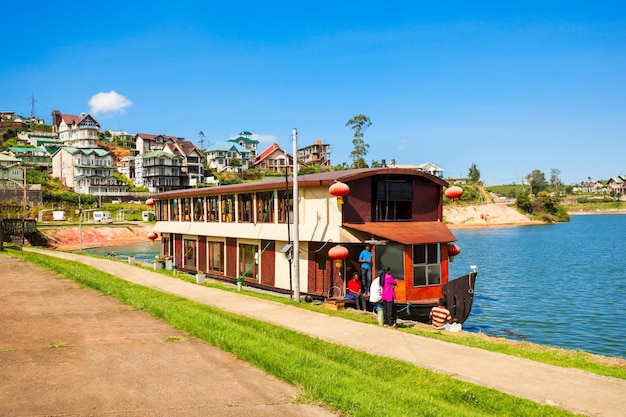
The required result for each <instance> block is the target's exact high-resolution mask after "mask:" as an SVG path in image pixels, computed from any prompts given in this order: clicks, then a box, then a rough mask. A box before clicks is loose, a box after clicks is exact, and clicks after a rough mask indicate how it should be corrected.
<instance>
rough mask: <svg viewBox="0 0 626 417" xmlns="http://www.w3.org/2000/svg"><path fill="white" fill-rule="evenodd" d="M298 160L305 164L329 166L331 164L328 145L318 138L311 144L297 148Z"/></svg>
mask: <svg viewBox="0 0 626 417" xmlns="http://www.w3.org/2000/svg"><path fill="white" fill-rule="evenodd" d="M298 162H299V163H301V164H303V165H306V166H310V165H318V166H320V167H323V168H330V167H331V166H332V164H331V161H330V145H329V144H325V143H323V142H322V141H321V139H318V140H316V141H315V143H314V144H313V145H309V146H305V147H304V148H300V149H298Z"/></svg>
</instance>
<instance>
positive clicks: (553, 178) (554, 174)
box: [550, 168, 561, 190]
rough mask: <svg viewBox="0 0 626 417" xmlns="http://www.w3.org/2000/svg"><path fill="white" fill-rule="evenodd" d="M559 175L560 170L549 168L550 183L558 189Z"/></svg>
mask: <svg viewBox="0 0 626 417" xmlns="http://www.w3.org/2000/svg"><path fill="white" fill-rule="evenodd" d="M559 175H561V170H560V169H557V168H550V184H551V185H552V186H553V187H554V189H555V190H558V189H559V185H560V184H561V179H560V178H559Z"/></svg>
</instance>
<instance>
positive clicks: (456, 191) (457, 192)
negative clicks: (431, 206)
mask: <svg viewBox="0 0 626 417" xmlns="http://www.w3.org/2000/svg"><path fill="white" fill-rule="evenodd" d="M445 194H446V197H448V198H449V199H450V200H452V201H454V200H456V199H457V198H460V197H461V196H462V195H463V189H462V188H461V187H458V186H456V185H453V186H452V187H450V188H448V189H447V190H446V193H445Z"/></svg>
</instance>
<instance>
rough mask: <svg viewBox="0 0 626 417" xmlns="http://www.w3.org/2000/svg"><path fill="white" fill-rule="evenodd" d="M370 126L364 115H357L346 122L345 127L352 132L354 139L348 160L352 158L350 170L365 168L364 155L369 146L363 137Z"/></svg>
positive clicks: (368, 119) (367, 118)
mask: <svg viewBox="0 0 626 417" xmlns="http://www.w3.org/2000/svg"><path fill="white" fill-rule="evenodd" d="M371 125H372V121H371V120H370V118H369V117H367V116H365V115H364V114H358V115H356V116H354V117H353V118H352V119H350V120H348V122H346V126H350V128H351V129H352V132H354V137H353V138H352V145H354V149H353V150H352V152H350V158H352V168H364V167H367V163H366V162H365V155H367V152H368V149H369V147H370V145H368V144H367V143H365V141H364V140H363V135H364V132H365V130H366V129H367V128H368V127H370V126H371Z"/></svg>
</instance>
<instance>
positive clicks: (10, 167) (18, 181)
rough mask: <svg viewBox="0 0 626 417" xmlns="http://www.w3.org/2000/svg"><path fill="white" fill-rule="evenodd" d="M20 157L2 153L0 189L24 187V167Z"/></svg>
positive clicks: (0, 158)
mask: <svg viewBox="0 0 626 417" xmlns="http://www.w3.org/2000/svg"><path fill="white" fill-rule="evenodd" d="M21 164H22V161H20V160H19V159H17V158H15V157H13V156H10V155H7V154H5V153H0V189H3V190H7V189H8V190H15V189H24V167H23V166H22V165H21Z"/></svg>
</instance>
